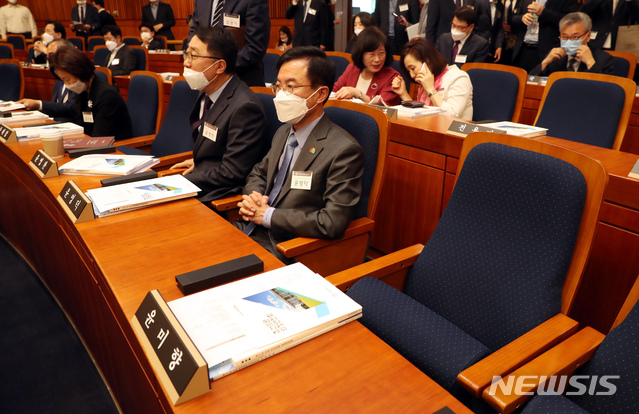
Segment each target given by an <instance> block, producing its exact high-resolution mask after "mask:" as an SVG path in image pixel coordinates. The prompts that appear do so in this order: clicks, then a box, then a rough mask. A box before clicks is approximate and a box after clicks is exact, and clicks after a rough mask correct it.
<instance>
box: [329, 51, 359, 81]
mask: <svg viewBox="0 0 639 414" xmlns="http://www.w3.org/2000/svg"><path fill="white" fill-rule="evenodd" d="M326 56H328V57H329V59H331V60H332V61H333V62H334V63H335V81H337V79H339V77H340V76H342V74H343V73H344V71H345V70H346V67H347V66H348V65H349V64H351V63H353V59H351V55H350V53H344V52H326Z"/></svg>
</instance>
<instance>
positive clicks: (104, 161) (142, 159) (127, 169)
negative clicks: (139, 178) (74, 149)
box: [58, 154, 160, 175]
mask: <svg viewBox="0 0 639 414" xmlns="http://www.w3.org/2000/svg"><path fill="white" fill-rule="evenodd" d="M159 162H160V160H158V159H157V158H153V156H152V155H119V154H89V155H83V156H81V157H78V158H76V159H74V160H71V161H69V162H68V163H66V164H64V165H63V166H62V167H60V168H59V170H58V171H59V173H60V174H69V175H129V174H134V173H136V172H142V171H146V170H148V169H149V168H151V167H152V166H154V165H155V164H157V163H159Z"/></svg>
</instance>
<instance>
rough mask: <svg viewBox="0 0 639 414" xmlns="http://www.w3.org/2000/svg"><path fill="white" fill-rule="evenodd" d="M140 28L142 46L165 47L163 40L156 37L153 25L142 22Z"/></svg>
mask: <svg viewBox="0 0 639 414" xmlns="http://www.w3.org/2000/svg"><path fill="white" fill-rule="evenodd" d="M139 29H140V39H141V40H142V45H141V46H144V47H146V48H147V49H148V50H158V49H164V47H163V45H162V42H161V41H159V40H158V39H156V38H155V31H154V30H153V26H149V25H147V24H141V25H140V27H139Z"/></svg>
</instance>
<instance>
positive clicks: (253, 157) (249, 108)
mask: <svg viewBox="0 0 639 414" xmlns="http://www.w3.org/2000/svg"><path fill="white" fill-rule="evenodd" d="M203 95H204V94H200V99H198V100H197V101H196V104H195V106H194V107H193V111H192V112H191V118H190V121H191V124H193V123H194V122H196V121H197V120H198V119H199V114H200V105H201V98H202V97H203ZM206 122H208V123H209V124H212V125H215V126H216V127H217V136H216V139H215V142H213V141H212V140H211V139H209V138H206V137H204V136H203V135H202V132H203V130H204V127H200V131H199V133H198V136H197V139H196V140H195V146H194V147H193V160H194V161H195V168H194V169H193V172H192V173H191V174H188V175H186V176H185V177H186V178H188V179H189V180H190V181H191V182H193V184H195V185H197V186H198V187H200V189H201V190H202V192H201V193H200V194H199V199H200V201H202V202H203V203H206V202H208V201H211V200H215V199H218V198H222V197H225V196H229V195H234V194H239V193H240V191H241V189H242V187H243V186H244V183H245V182H246V176H247V175H248V173H249V172H250V171H251V168H253V166H254V165H255V164H256V163H257V162H258V161H259V160H260V159H261V158H262V156H263V155H264V152H265V150H266V145H267V136H266V135H267V131H268V123H267V120H266V115H265V113H264V108H263V107H262V104H261V102H260V100H259V98H258V97H257V96H256V95H255V94H254V93H253V91H251V90H250V89H249V87H248V86H246V84H245V83H243V82H242V81H241V80H240V79H239V78H238V77H237V76H233V77H232V78H231V80H230V81H229V83H228V84H227V85H226V87H225V88H224V90H223V91H222V93H221V95H220V96H219V98H218V99H217V101H216V102H215V103H214V104H213V106H212V107H211V108H210V109H209V110H208V112H207V113H206Z"/></svg>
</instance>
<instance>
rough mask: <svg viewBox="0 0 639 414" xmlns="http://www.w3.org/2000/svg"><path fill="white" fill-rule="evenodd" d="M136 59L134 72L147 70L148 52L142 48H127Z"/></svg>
mask: <svg viewBox="0 0 639 414" xmlns="http://www.w3.org/2000/svg"><path fill="white" fill-rule="evenodd" d="M129 49H131V50H133V52H134V53H135V56H137V58H138V66H137V68H136V70H149V51H148V50H147V49H146V48H145V47H143V46H129Z"/></svg>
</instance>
